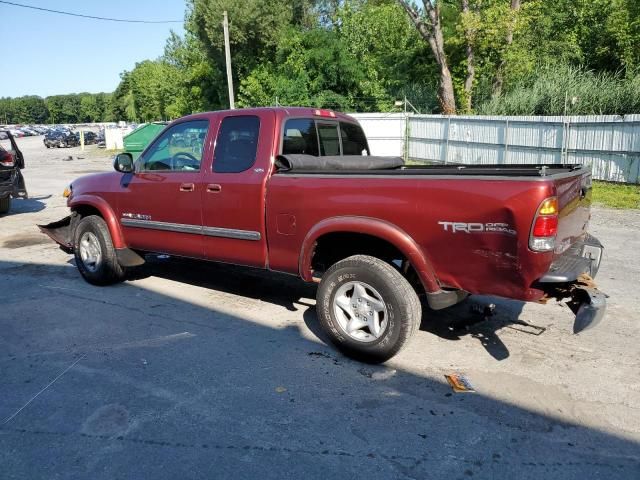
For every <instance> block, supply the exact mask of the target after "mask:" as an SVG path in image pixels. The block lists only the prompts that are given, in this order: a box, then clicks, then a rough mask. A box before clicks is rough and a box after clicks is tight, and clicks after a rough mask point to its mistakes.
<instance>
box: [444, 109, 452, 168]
mask: <svg viewBox="0 0 640 480" xmlns="http://www.w3.org/2000/svg"><path fill="white" fill-rule="evenodd" d="M450 132H451V116H448V117H447V139H446V141H447V143H446V144H445V146H444V163H445V165H446V164H447V163H449V134H450Z"/></svg>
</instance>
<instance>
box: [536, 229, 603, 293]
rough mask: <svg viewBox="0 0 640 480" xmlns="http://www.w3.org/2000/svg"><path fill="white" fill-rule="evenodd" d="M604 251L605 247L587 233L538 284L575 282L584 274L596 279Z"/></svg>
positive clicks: (557, 260)
mask: <svg viewBox="0 0 640 480" xmlns="http://www.w3.org/2000/svg"><path fill="white" fill-rule="evenodd" d="M603 250H604V247H603V246H602V244H601V243H600V241H599V240H598V239H597V238H596V237H594V236H592V235H589V234H588V233H587V234H585V235H584V237H582V238H581V239H580V240H578V241H576V242H575V243H574V244H573V245H571V247H570V248H569V249H568V250H567V251H566V252H564V253H563V254H562V255H560V256H558V257H557V258H556V259H555V260H554V261H553V263H552V264H551V266H550V267H549V271H548V272H547V273H546V274H545V275H543V276H542V278H540V280H538V282H540V283H565V282H574V281H576V280H577V279H578V278H580V276H581V275H584V274H586V275H589V276H590V277H591V278H595V276H596V275H597V273H598V270H599V269H600V261H601V260H602V252H603Z"/></svg>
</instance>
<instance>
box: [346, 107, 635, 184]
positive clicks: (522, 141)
mask: <svg viewBox="0 0 640 480" xmlns="http://www.w3.org/2000/svg"><path fill="white" fill-rule="evenodd" d="M353 116H354V117H355V118H357V119H358V121H360V123H361V124H362V127H363V128H364V131H365V133H366V135H367V137H368V138H369V145H370V147H371V150H372V154H374V155H404V156H405V157H406V158H411V159H413V160H417V161H424V162H431V163H466V164H487V163H493V164H495V163H497V164H506V163H519V164H541V163H583V164H591V165H592V168H593V175H594V178H596V179H599V180H608V181H614V182H625V183H640V115H627V116H614V115H606V116H572V117H488V116H442V115H411V114H410V115H407V116H406V117H405V114H403V113H398V114H384V113H370V114H353Z"/></svg>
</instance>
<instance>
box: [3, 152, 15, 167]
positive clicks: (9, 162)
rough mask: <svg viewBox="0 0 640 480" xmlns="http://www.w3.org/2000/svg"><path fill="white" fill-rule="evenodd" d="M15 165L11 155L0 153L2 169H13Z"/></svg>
mask: <svg viewBox="0 0 640 480" xmlns="http://www.w3.org/2000/svg"><path fill="white" fill-rule="evenodd" d="M15 164H16V162H15V160H14V159H13V155H11V154H10V153H9V152H3V153H0V165H2V166H3V167H13V166H14V165H15Z"/></svg>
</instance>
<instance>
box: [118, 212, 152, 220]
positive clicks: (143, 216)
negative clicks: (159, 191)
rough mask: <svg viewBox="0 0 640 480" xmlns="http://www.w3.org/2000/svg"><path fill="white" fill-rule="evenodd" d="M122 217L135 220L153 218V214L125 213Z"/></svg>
mask: <svg viewBox="0 0 640 480" xmlns="http://www.w3.org/2000/svg"><path fill="white" fill-rule="evenodd" d="M122 218H133V219H135V220H151V215H142V214H140V213H128V212H127V213H123V214H122Z"/></svg>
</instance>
